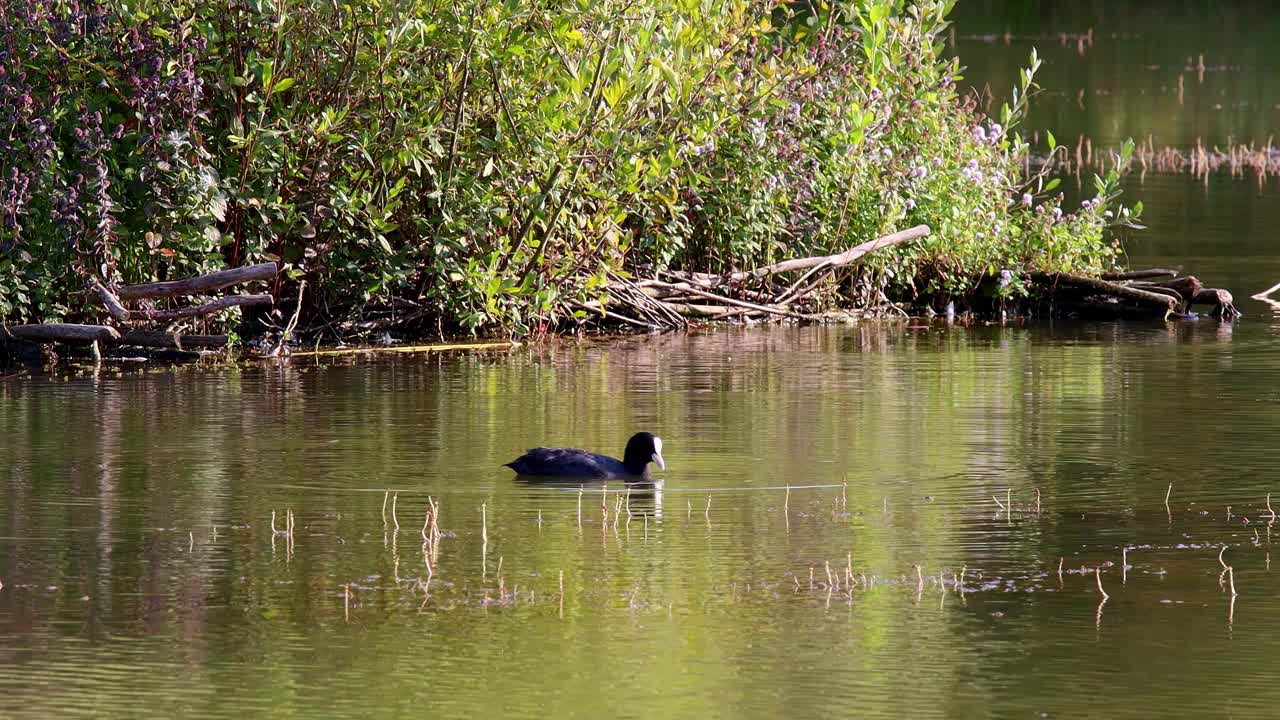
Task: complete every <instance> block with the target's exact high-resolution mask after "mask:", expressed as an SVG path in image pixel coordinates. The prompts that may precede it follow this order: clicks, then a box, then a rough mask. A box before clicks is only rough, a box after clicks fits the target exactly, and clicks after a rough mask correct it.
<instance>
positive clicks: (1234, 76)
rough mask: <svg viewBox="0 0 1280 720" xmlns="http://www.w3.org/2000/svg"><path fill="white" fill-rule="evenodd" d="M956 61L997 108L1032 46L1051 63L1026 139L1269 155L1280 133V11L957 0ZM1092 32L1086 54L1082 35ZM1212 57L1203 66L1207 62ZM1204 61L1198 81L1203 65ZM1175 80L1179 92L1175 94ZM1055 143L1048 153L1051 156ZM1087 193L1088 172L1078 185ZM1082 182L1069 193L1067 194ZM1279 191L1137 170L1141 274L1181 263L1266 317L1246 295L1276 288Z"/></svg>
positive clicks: (1133, 193) (1263, 5)
mask: <svg viewBox="0 0 1280 720" xmlns="http://www.w3.org/2000/svg"><path fill="white" fill-rule="evenodd" d="M954 18H955V20H956V24H955V29H956V33H955V38H956V41H955V52H956V54H957V55H958V56H959V57H960V58H961V61H962V63H963V65H964V66H965V67H967V71H966V72H965V77H966V79H967V81H968V82H969V83H970V84H971V85H972V86H974V87H976V88H978V89H982V90H989V91H990V92H991V93H992V95H993V96H994V98H995V103H994V104H993V108H998V107H999V103H1000V102H1003V101H1005V100H1007V99H1008V97H1009V94H1010V90H1011V89H1012V88H1013V86H1014V84H1015V83H1016V82H1017V78H1018V72H1019V71H1020V70H1021V69H1022V68H1024V67H1026V66H1027V63H1028V58H1029V56H1030V53H1031V49H1032V48H1033V47H1034V48H1036V50H1037V51H1038V52H1039V54H1040V56H1041V58H1042V59H1043V60H1044V66H1043V67H1042V68H1041V70H1040V72H1039V73H1038V75H1037V76H1036V77H1037V82H1038V83H1039V84H1040V86H1041V87H1042V88H1043V90H1042V91H1041V92H1040V93H1039V94H1038V95H1037V96H1036V97H1035V99H1034V101H1033V103H1032V110H1031V114H1030V117H1029V119H1028V123H1027V124H1026V126H1025V130H1026V131H1027V132H1029V133H1033V132H1035V131H1041V132H1040V138H1041V142H1042V143H1043V142H1044V135H1043V131H1044V130H1049V131H1051V132H1053V133H1054V135H1055V136H1056V137H1057V139H1058V141H1059V143H1061V144H1064V145H1067V146H1069V147H1072V148H1074V147H1075V145H1076V143H1077V141H1078V139H1079V138H1081V137H1086V138H1089V139H1091V140H1092V142H1093V145H1094V148H1095V152H1105V151H1106V150H1107V149H1110V148H1116V147H1118V146H1119V145H1120V143H1121V142H1123V141H1124V139H1125V138H1133V139H1134V140H1135V141H1138V142H1145V141H1148V140H1150V141H1151V142H1152V143H1154V145H1155V147H1156V148H1157V149H1158V148H1163V147H1173V148H1178V149H1181V150H1184V151H1185V150H1189V149H1191V148H1194V147H1195V146H1196V144H1197V143H1198V142H1199V143H1202V144H1203V145H1204V146H1205V147H1206V148H1210V149H1212V148H1213V147H1219V148H1223V149H1225V148H1226V147H1228V145H1230V144H1250V143H1252V144H1255V145H1256V146H1257V147H1265V146H1266V145H1267V144H1268V142H1269V141H1271V140H1273V137H1274V136H1275V135H1276V129H1277V128H1278V127H1280V51H1277V41H1280V14H1277V13H1276V8H1275V6H1274V4H1273V3H1269V2H1243V1H1242V2H1228V3H1219V2H1208V1H1206V0H1182V1H1181V2H1166V1H1163V0H1150V1H1146V2H1144V1H1141V0H1127V1H1123V2H1101V1H1094V2H1053V1H1051V0H1004V1H1001V0H961V1H960V2H959V3H958V5H957V7H956V12H955V15H954ZM1091 30H1092V33H1093V34H1092V39H1093V41H1092V45H1087V46H1086V47H1085V48H1084V49H1083V51H1082V50H1081V47H1080V44H1079V42H1078V41H1077V40H1076V38H1078V37H1079V36H1081V35H1086V34H1088V33H1089V32H1090V31H1091ZM1202 58H1203V62H1202V60H1201V59H1202ZM1201 64H1203V66H1204V68H1205V69H1204V72H1203V75H1201V73H1200V71H1199V66H1200V65H1201ZM1179 78H1181V80H1182V93H1181V96H1180V95H1179V92H1178V88H1179ZM1045 149H1046V148H1044V147H1043V145H1042V146H1041V148H1040V150H1041V152H1043V151H1044V150H1045ZM1082 181H1083V182H1084V183H1085V187H1084V190H1085V192H1086V193H1088V191H1089V187H1088V183H1089V177H1088V176H1085V177H1084V178H1082ZM1072 185H1074V183H1072V182H1070V181H1066V182H1064V183H1063V186H1064V188H1065V189H1067V191H1068V192H1069V193H1070V192H1071V190H1072V189H1073V188H1072ZM1278 187H1280V184H1278V183H1277V181H1276V179H1275V178H1271V179H1269V180H1268V183H1267V184H1266V185H1265V186H1264V187H1262V188H1259V187H1258V185H1257V184H1256V182H1255V181H1254V180H1252V179H1232V178H1231V177H1230V176H1229V175H1228V174H1222V175H1214V176H1212V177H1211V178H1210V179H1209V182H1208V183H1207V185H1206V184H1204V183H1201V182H1199V181H1197V180H1195V179H1192V178H1190V177H1188V176H1185V175H1178V176H1169V175H1163V176H1162V175H1159V174H1148V175H1146V177H1145V178H1142V179H1140V178H1139V176H1138V175H1136V174H1135V175H1134V176H1133V177H1132V178H1131V180H1130V182H1129V183H1128V189H1127V193H1128V196H1127V199H1128V200H1129V201H1130V204H1132V201H1133V200H1141V201H1142V202H1143V204H1144V205H1145V208H1146V209H1145V213H1144V215H1143V222H1144V224H1146V225H1148V226H1149V229H1148V230H1146V231H1143V232H1139V233H1136V234H1134V235H1132V236H1131V237H1130V238H1129V239H1128V242H1127V243H1126V247H1127V248H1128V251H1129V255H1130V260H1131V263H1132V264H1133V265H1134V266H1135V267H1142V266H1156V265H1158V266H1161V267H1168V266H1173V267H1179V268H1182V269H1184V270H1185V271H1186V272H1188V273H1191V274H1194V275H1196V277H1198V278H1200V280H1201V281H1203V282H1204V283H1205V285H1206V286H1207V287H1220V288H1226V289H1228V290H1230V291H1231V292H1232V293H1233V294H1234V296H1235V298H1236V300H1237V304H1238V305H1239V306H1240V308H1241V309H1242V310H1244V311H1245V312H1246V313H1250V314H1251V315H1253V316H1254V318H1255V319H1257V315H1258V314H1259V313H1262V314H1269V313H1270V312H1271V309H1270V307H1269V306H1267V305H1264V304H1261V303H1256V302H1254V301H1251V300H1249V299H1248V298H1249V296H1250V295H1253V294H1254V293H1257V292H1260V291H1262V290H1264V289H1266V288H1269V287H1271V286H1272V285H1274V284H1276V283H1277V282H1280V252H1278V250H1280V246H1277V243H1276V240H1275V234H1274V233H1275V228H1276V227H1277V226H1280V202H1277V201H1278V200H1280V192H1278Z"/></svg>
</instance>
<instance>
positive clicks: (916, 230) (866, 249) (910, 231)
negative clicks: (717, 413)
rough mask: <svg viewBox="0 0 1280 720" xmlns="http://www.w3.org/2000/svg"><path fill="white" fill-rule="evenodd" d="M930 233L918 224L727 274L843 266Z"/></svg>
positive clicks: (744, 276) (738, 276)
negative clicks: (845, 247) (835, 250)
mask: <svg viewBox="0 0 1280 720" xmlns="http://www.w3.org/2000/svg"><path fill="white" fill-rule="evenodd" d="M928 234H929V226H928V225H917V226H915V227H913V228H907V229H906V230H899V231H898V232H896V233H892V234H889V235H885V236H884V237H881V238H877V239H875V240H871V241H869V242H865V243H862V244H861V245H857V246H855V247H852V248H849V249H848V250H845V251H844V252H842V253H837V254H835V255H826V256H818V257H807V258H797V259H795V260H784V261H783V262H780V263H775V264H773V265H765V266H764V267H760V268H756V269H755V270H750V271H746V272H736V273H730V274H729V275H727V276H726V278H727V279H729V280H732V281H737V282H740V281H743V280H750V279H756V278H762V277H766V276H769V275H774V274H777V273H784V272H792V271H795V270H809V269H811V268H815V267H817V266H819V265H822V264H824V263H825V264H827V265H830V266H831V267H833V268H837V267H842V266H844V265H848V264H849V263H851V262H853V261H854V260H857V259H858V258H860V257H862V256H863V255H866V254H868V253H871V252H874V251H876V250H879V249H881V248H886V247H890V246H892V245H898V244H901V243H904V242H909V241H911V240H917V239H919V238H922V237H925V236H926V235H928Z"/></svg>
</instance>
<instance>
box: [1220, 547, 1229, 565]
mask: <svg viewBox="0 0 1280 720" xmlns="http://www.w3.org/2000/svg"><path fill="white" fill-rule="evenodd" d="M1226 551H1227V546H1226V545H1223V546H1222V549H1221V550H1219V551H1218V562H1219V563H1220V564H1221V565H1222V569H1223V570H1226V569H1228V567H1230V566H1228V565H1227V563H1226V561H1225V560H1223V559H1222V554H1223V553H1225V552H1226Z"/></svg>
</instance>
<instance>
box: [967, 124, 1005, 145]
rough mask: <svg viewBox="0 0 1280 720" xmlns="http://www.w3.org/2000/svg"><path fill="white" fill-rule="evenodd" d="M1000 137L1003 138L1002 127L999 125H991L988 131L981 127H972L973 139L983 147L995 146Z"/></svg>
mask: <svg viewBox="0 0 1280 720" xmlns="http://www.w3.org/2000/svg"><path fill="white" fill-rule="evenodd" d="M1002 137H1004V127H1002V126H1001V125H1000V123H991V129H989V130H988V129H987V128H985V127H983V126H981V125H975V126H974V127H973V139H974V140H976V141H978V142H979V143H981V144H983V145H995V144H996V143H998V142H1000V138H1002Z"/></svg>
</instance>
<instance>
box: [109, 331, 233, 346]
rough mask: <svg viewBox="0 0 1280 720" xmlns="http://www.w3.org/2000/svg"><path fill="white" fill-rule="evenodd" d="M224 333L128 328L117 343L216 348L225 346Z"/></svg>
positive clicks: (225, 338)
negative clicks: (184, 332) (200, 333)
mask: <svg viewBox="0 0 1280 720" xmlns="http://www.w3.org/2000/svg"><path fill="white" fill-rule="evenodd" d="M228 342H229V341H228V338H227V336H226V335H180V334H178V333H166V332H159V331H155V330H130V331H128V332H125V333H122V334H121V335H120V340H119V344H121V345H136V346H138V347H149V348H175V349H178V350H190V349H193V348H207V349H218V348H224V347H226V346H227V343H228Z"/></svg>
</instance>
